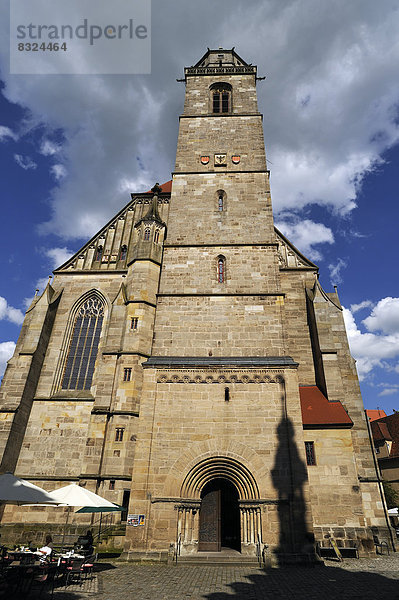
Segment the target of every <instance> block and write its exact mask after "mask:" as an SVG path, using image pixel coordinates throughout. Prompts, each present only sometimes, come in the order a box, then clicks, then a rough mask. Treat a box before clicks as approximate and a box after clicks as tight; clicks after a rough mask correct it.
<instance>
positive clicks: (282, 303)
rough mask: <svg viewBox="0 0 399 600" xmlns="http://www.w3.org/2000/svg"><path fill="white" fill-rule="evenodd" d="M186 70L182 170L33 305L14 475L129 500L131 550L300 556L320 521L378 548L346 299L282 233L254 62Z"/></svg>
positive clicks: (349, 539)
mask: <svg viewBox="0 0 399 600" xmlns="http://www.w3.org/2000/svg"><path fill="white" fill-rule="evenodd" d="M184 81H185V84H186V97H185V104H184V111H183V114H182V115H181V118H180V129H179V138H178V145H177V156H176V166H175V171H174V173H173V179H172V182H168V183H166V184H164V185H163V186H162V187H159V186H158V185H156V186H155V187H154V188H153V189H152V191H151V192H146V193H137V194H132V198H131V201H130V202H129V203H128V204H127V206H125V207H124V208H123V209H122V210H121V211H120V212H119V213H118V214H117V215H115V217H114V218H113V219H111V221H110V222H109V223H108V224H107V225H106V226H105V227H104V228H103V229H102V230H101V231H100V232H98V234H96V235H95V236H94V237H93V238H92V239H91V240H90V241H89V242H88V243H87V244H86V245H85V246H84V247H83V248H82V249H81V250H79V252H77V253H76V254H75V256H74V257H72V258H71V259H70V260H68V261H67V262H66V263H65V264H64V265H62V266H61V267H59V268H58V269H56V271H55V272H54V280H53V283H52V285H48V286H47V288H46V290H45V291H44V293H43V294H42V295H41V296H40V297H37V298H35V299H34V301H33V302H32V305H31V306H30V308H29V309H28V311H27V313H26V317H25V321H24V324H23V326H22V331H21V335H20V338H19V340H18V344H17V347H16V351H15V354H14V356H13V358H12V359H11V360H10V361H9V364H8V367H7V371H6V374H5V377H4V382H3V387H2V392H1V399H0V402H1V404H0V406H1V417H2V426H1V432H0V433H1V436H0V442H1V448H2V451H3V461H2V463H1V468H2V470H3V471H5V470H11V471H13V472H15V473H16V474H17V475H20V476H22V477H25V478H27V479H30V480H31V481H34V482H36V483H37V484H38V485H41V486H43V487H45V488H46V489H55V488H56V487H59V486H61V485H63V484H66V483H67V482H70V481H76V482H80V483H81V484H82V485H86V486H87V487H88V488H90V489H93V490H96V491H97V492H98V493H100V494H102V495H104V496H106V497H107V498H109V499H110V500H112V501H115V502H118V503H123V504H124V505H125V506H126V507H127V506H128V514H129V515H136V516H135V517H130V518H129V519H128V522H129V523H134V524H135V525H137V526H130V525H128V526H127V528H126V535H125V540H124V548H125V556H126V557H128V558H129V559H136V558H140V557H143V556H146V557H150V558H159V559H161V560H164V559H166V557H167V555H168V552H169V551H170V548H171V545H172V546H173V547H176V545H179V546H180V549H181V553H182V554H183V555H184V554H187V553H193V552H197V551H199V552H201V551H204V550H215V551H218V550H220V549H221V547H225V546H227V547H230V548H232V549H236V550H238V551H241V552H242V553H243V554H247V555H255V553H256V551H257V550H259V548H260V549H261V550H262V549H263V544H267V546H268V552H270V553H271V554H284V553H287V552H298V551H300V550H301V548H302V547H303V546H304V544H305V543H306V540H308V539H309V534H312V533H313V532H314V535H315V537H316V539H317V540H320V541H322V540H324V538H325V537H326V536H328V535H332V536H334V537H335V538H336V539H337V540H338V543H339V544H341V545H344V544H346V545H349V546H351V545H353V540H357V541H358V543H359V545H360V550H361V552H364V553H366V552H368V551H369V550H372V551H374V545H373V542H372V530H371V528H373V531H374V532H377V533H378V532H379V533H381V534H382V535H383V537H384V538H385V537H387V536H386V530H385V531H384V529H385V528H386V520H385V517H384V512H383V507H382V501H381V497H380V494H379V490H378V486H377V483H376V473H375V468H374V464H373V455H372V451H371V448H370V443H369V438H368V432H367V423H366V419H365V416H364V408H363V403H362V399H361V396H360V390H359V383H358V378H357V374H356V368H355V364H354V361H353V359H352V358H351V356H350V353H349V347H348V342H347V337H346V332H345V326H344V321H343V317H342V308H341V304H340V302H339V299H338V296H337V294H336V293H335V292H334V293H326V292H325V291H324V290H323V289H322V288H321V286H320V284H319V282H318V268H317V266H316V265H315V264H313V263H312V262H311V261H309V260H308V259H307V258H305V257H304V256H303V255H302V254H301V253H300V252H299V251H298V250H297V249H296V248H295V247H294V246H293V245H292V244H291V243H290V242H289V241H288V240H287V239H286V238H285V237H284V236H283V235H282V234H281V233H280V232H279V231H278V230H277V229H275V227H274V225H273V215H272V205H271V196H270V185H269V171H268V169H267V165H266V156H265V148H264V140H263V128H262V115H261V114H260V112H259V111H258V105H257V95H256V82H257V70H256V67H255V66H253V65H251V64H247V63H246V62H245V61H244V60H242V59H241V58H240V57H239V56H238V55H237V54H236V52H235V51H234V50H224V49H218V50H209V51H208V52H207V53H206V54H205V55H204V56H203V57H202V58H201V60H200V61H199V62H198V63H197V64H196V65H195V66H193V67H190V68H186V69H185V79H184ZM133 108H134V107H132V109H133ZM24 510H27V509H22V508H17V507H7V508H6V510H5V513H4V517H3V524H6V523H15V522H18V521H20V520H22V519H23V517H22V515H23V514H24ZM61 512H62V511H59V512H57V511H56V510H55V509H45V508H37V509H31V514H30V515H29V521H30V523H53V522H54V521H57V522H58V523H62V519H63V514H60V513H61ZM137 515H143V517H141V518H140V519H139V518H138V516H137ZM86 518H87V517H86ZM82 519H84V517H82ZM82 522H83V523H84V522H87V521H82ZM49 526H50V525H49ZM51 527H52V529H53V530H54V528H55V527H56V526H55V525H54V524H52V525H51Z"/></svg>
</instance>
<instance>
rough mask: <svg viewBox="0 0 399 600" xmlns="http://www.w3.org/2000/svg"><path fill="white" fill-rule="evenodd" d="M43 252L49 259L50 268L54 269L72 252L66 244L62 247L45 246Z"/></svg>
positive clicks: (69, 256)
mask: <svg viewBox="0 0 399 600" xmlns="http://www.w3.org/2000/svg"><path fill="white" fill-rule="evenodd" d="M43 254H44V255H45V256H47V257H48V258H49V259H50V262H51V268H52V269H56V268H57V267H60V266H61V265H62V264H64V262H66V261H67V260H68V258H71V256H72V255H73V252H72V251H71V250H68V248H67V247H66V246H63V247H62V248H46V249H43Z"/></svg>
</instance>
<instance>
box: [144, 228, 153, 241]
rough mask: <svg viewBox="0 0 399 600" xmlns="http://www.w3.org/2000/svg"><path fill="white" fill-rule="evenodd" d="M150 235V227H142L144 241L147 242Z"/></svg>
mask: <svg viewBox="0 0 399 600" xmlns="http://www.w3.org/2000/svg"><path fill="white" fill-rule="evenodd" d="M150 236H151V229H150V228H149V227H146V228H145V229H144V241H145V242H149V241H150Z"/></svg>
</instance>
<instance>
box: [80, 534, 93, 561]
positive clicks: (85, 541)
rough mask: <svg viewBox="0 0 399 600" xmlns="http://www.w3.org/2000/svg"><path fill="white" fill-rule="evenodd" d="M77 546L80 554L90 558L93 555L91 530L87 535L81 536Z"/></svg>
mask: <svg viewBox="0 0 399 600" xmlns="http://www.w3.org/2000/svg"><path fill="white" fill-rule="evenodd" d="M76 545H77V549H78V552H80V553H81V554H84V556H90V555H91V554H93V551H94V548H93V534H92V533H91V530H90V529H89V530H88V531H87V533H86V535H80V536H79V537H78V541H77V544H76Z"/></svg>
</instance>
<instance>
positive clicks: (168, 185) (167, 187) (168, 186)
mask: <svg viewBox="0 0 399 600" xmlns="http://www.w3.org/2000/svg"><path fill="white" fill-rule="evenodd" d="M159 187H160V188H161V189H162V194H170V192H171V191H172V180H171V179H170V180H169V181H166V182H165V183H162V184H161V185H160V186H159ZM145 193H146V194H150V193H151V190H147V191H146V192H145Z"/></svg>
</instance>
